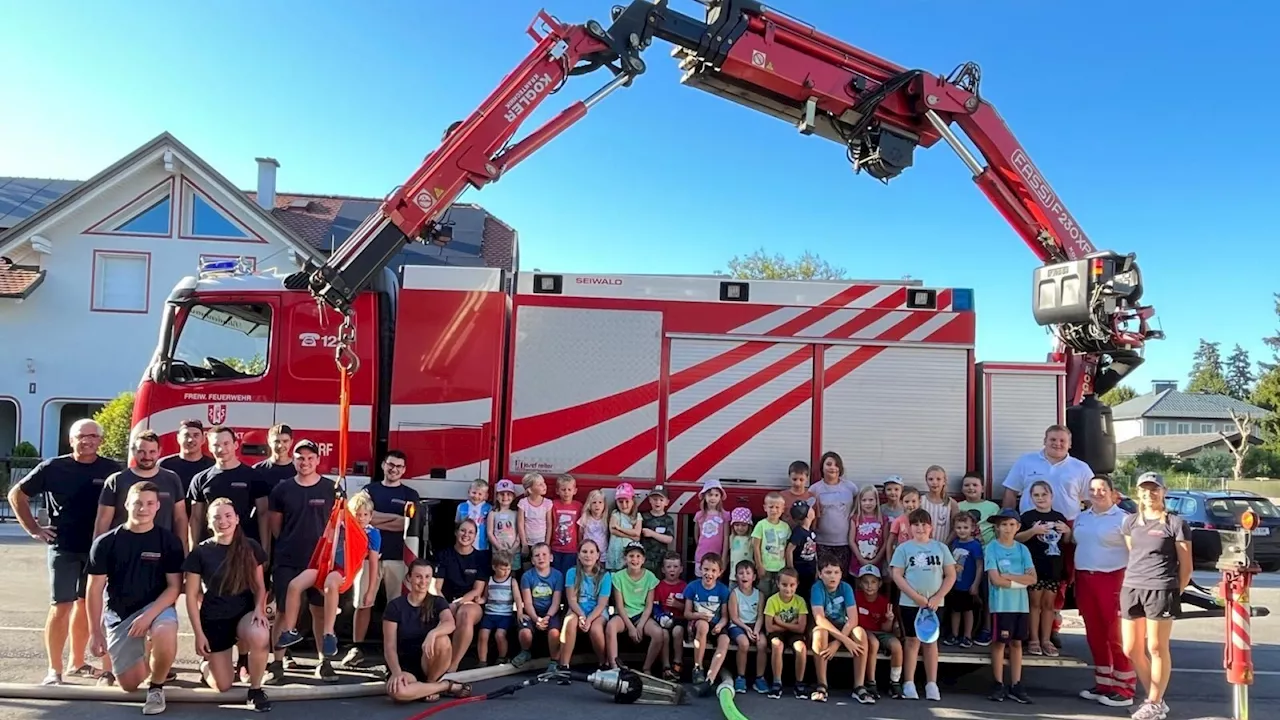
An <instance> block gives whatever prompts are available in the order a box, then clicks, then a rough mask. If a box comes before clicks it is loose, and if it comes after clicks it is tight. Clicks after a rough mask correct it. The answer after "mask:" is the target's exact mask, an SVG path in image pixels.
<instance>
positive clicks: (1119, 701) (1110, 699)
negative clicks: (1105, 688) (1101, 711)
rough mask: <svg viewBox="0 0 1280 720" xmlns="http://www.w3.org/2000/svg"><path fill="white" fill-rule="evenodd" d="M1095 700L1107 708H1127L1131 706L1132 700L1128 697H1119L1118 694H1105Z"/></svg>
mask: <svg viewBox="0 0 1280 720" xmlns="http://www.w3.org/2000/svg"><path fill="white" fill-rule="evenodd" d="M1097 700H1098V702H1100V703H1102V704H1103V705H1106V706H1107V707H1129V706H1130V705H1133V698H1131V697H1129V696H1128V695H1121V694H1120V693H1118V692H1112V693H1107V694H1106V695H1103V696H1102V697H1100V698H1097Z"/></svg>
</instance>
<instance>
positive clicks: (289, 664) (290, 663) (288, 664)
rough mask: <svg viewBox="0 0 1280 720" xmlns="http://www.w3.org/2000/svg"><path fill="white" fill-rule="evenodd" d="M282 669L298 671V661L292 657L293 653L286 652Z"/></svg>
mask: <svg viewBox="0 0 1280 720" xmlns="http://www.w3.org/2000/svg"><path fill="white" fill-rule="evenodd" d="M284 669H285V670H297V669H298V661H297V660H296V659H295V658H294V657H293V653H291V652H286V653H285V654H284Z"/></svg>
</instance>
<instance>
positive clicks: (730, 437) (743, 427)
mask: <svg viewBox="0 0 1280 720" xmlns="http://www.w3.org/2000/svg"><path fill="white" fill-rule="evenodd" d="M883 350H884V348H878V347H860V348H858V349H856V350H854V351H853V352H851V353H849V355H848V356H846V357H845V358H843V359H841V360H840V361H838V362H836V363H834V364H832V366H831V367H830V368H828V369H827V370H826V372H825V373H824V382H825V384H826V385H827V386H830V384H831V383H832V382H835V380H838V379H839V378H842V377H844V376H845V375H848V374H849V373H851V372H853V371H854V369H856V368H857V367H858V366H859V365H861V364H863V363H865V362H866V361H868V360H870V359H871V358H873V357H875V356H876V355H878V354H880V352H881V351H883ZM828 378H834V379H831V380H830V381H829V382H828V381H827V379H828ZM812 399H813V380H812V379H811V378H810V379H806V380H805V381H804V382H801V383H800V384H799V385H797V386H796V387H794V388H792V389H791V390H788V391H787V392H786V393H784V394H783V395H782V396H781V397H779V398H778V399H776V400H774V401H772V402H770V403H769V404H768V405H765V406H764V407H763V408H762V409H760V410H758V411H756V412H755V413H753V414H752V415H750V416H749V417H747V418H746V419H745V420H743V421H742V422H740V423H738V424H737V425H735V426H734V427H733V428H732V429H731V430H729V432H727V433H725V434H724V435H722V436H720V437H719V438H718V439H716V440H714V441H712V442H711V443H710V444H709V445H707V447H705V448H703V449H702V450H701V451H700V452H698V454H696V455H694V456H693V457H692V458H690V459H689V461H688V462H686V463H685V464H684V465H682V466H681V467H679V468H678V469H676V471H675V472H673V473H671V474H670V479H672V480H679V481H684V482H697V481H699V480H701V479H702V478H703V477H704V476H705V475H706V474H707V473H709V472H711V469H712V468H714V467H715V466H716V465H717V464H719V463H720V462H722V461H723V460H724V459H725V458H727V457H728V456H729V455H730V454H732V453H733V452H735V451H736V450H738V449H739V448H741V447H742V446H743V445H745V444H747V442H748V441H749V440H751V438H753V437H755V436H756V435H759V434H760V432H761V431H763V430H764V429H765V428H767V427H769V426H770V425H772V424H774V423H775V422H777V421H779V420H781V419H782V418H784V417H786V416H787V414H788V413H790V412H791V411H792V410H795V409H796V408H798V407H800V405H802V404H803V403H804V402H805V401H806V400H812Z"/></svg>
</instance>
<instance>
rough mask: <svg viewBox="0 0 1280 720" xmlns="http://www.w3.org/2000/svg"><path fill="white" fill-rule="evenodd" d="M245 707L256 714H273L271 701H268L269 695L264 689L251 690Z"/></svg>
mask: <svg viewBox="0 0 1280 720" xmlns="http://www.w3.org/2000/svg"><path fill="white" fill-rule="evenodd" d="M245 705H248V706H249V709H250V710H252V711H254V712H271V701H270V700H268V699H267V694H266V693H265V692H263V691H262V688H249V694H248V695H247V696H246V697H245Z"/></svg>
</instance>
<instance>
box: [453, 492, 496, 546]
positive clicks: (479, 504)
mask: <svg viewBox="0 0 1280 720" xmlns="http://www.w3.org/2000/svg"><path fill="white" fill-rule="evenodd" d="M492 511H493V506H492V505H490V504H489V483H488V482H486V481H485V480H483V479H477V480H472V481H471V488H470V489H469V490H467V501H466V502H464V503H460V504H459V505H458V512H457V513H455V514H454V516H453V524H454V525H457V524H458V523H460V522H462V521H463V520H466V519H467V518H471V520H472V521H473V522H474V523H475V524H476V549H477V550H488V549H489V532H488V522H489V513H490V512H492Z"/></svg>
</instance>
